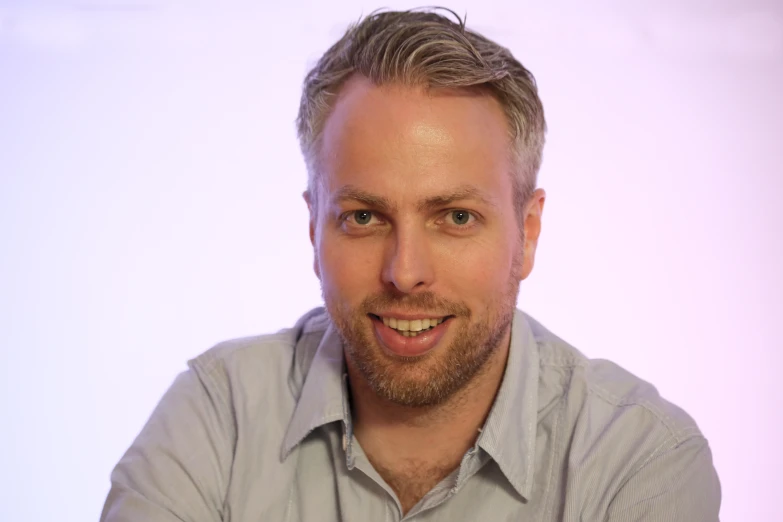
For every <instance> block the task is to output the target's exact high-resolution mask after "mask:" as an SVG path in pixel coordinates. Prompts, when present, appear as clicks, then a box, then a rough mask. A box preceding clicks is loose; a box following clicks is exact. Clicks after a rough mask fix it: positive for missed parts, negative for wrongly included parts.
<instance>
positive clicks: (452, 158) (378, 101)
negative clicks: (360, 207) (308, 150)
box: [319, 76, 511, 200]
mask: <svg viewBox="0 0 783 522" xmlns="http://www.w3.org/2000/svg"><path fill="white" fill-rule="evenodd" d="M509 144H510V138H509V131H508V125H507V123H506V118H505V115H504V114H503V110H502V108H501V106H500V104H499V103H498V102H497V100H496V99H495V98H494V97H492V96H489V95H487V94H482V93H477V92H468V91H464V90H442V89H441V90H426V89H424V88H418V87H408V86H401V85H387V86H376V85H373V84H372V83H371V82H370V81H369V80H367V79H365V78H363V77H361V76H355V77H353V78H351V79H350V80H349V81H348V82H347V83H346V84H345V85H344V86H343V88H342V89H341V91H340V94H339V96H338V98H337V101H336V103H335V104H334V107H333V109H332V112H331V114H330V115H329V117H328V119H327V121H326V124H325V126H324V129H323V135H322V140H321V149H320V161H319V166H320V168H319V171H320V173H321V176H322V179H321V183H322V185H323V187H324V189H325V192H326V193H327V194H328V193H333V192H338V191H340V190H341V188H342V187H344V186H346V185H350V186H353V187H360V188H361V189H363V190H367V191H370V192H376V193H382V194H383V195H384V196H385V197H389V198H397V199H399V200H402V199H410V197H409V196H410V195H411V194H413V193H416V194H417V195H419V196H422V195H436V194H437V193H439V192H442V191H444V190H445V191H448V190H449V189H450V188H453V187H464V186H468V185H470V186H475V187H477V188H479V189H480V190H482V191H484V192H487V193H490V194H493V193H497V195H498V196H500V195H502V194H503V193H504V192H505V193H508V192H510V179H509V173H510V171H511V161H510V154H509V151H510V149H509Z"/></svg>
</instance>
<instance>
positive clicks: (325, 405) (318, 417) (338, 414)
mask: <svg viewBox="0 0 783 522" xmlns="http://www.w3.org/2000/svg"><path fill="white" fill-rule="evenodd" d="M343 357H344V356H343V347H342V342H341V341H340V336H339V335H338V334H337V331H336V329H335V327H334V325H333V324H332V323H331V321H329V323H328V326H327V328H326V331H325V333H324V336H323V338H322V339H321V342H320V344H319V345H318V348H317V349H316V353H315V356H314V357H313V362H312V364H311V365H310V369H309V370H308V372H307V376H306V377H305V380H304V384H303V385H302V392H301V394H300V395H299V400H298V401H297V403H296V407H295V409H294V414H293V416H292V417H291V422H290V424H289V425H288V430H287V431H286V434H285V437H284V438H283V447H282V453H281V457H282V458H283V459H285V458H286V457H287V456H288V454H289V453H291V450H293V449H294V447H295V446H296V445H297V444H299V443H300V442H302V439H304V438H305V437H306V436H307V435H308V434H309V433H310V432H311V431H313V430H314V429H316V428H318V427H319V426H323V425H324V424H328V423H330V422H335V421H339V420H342V421H343V423H344V424H345V427H346V429H347V430H348V431H349V432H350V429H351V409H350V404H349V402H348V394H347V393H346V392H347V390H346V389H345V387H346V386H347V383H346V381H345V377H344V374H345V371H344V358H343Z"/></svg>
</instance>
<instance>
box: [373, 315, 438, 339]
mask: <svg viewBox="0 0 783 522" xmlns="http://www.w3.org/2000/svg"><path fill="white" fill-rule="evenodd" d="M381 320H382V321H383V324H385V325H386V326H388V327H390V328H394V329H395V330H397V331H398V332H400V333H401V334H403V335H405V336H406V337H412V336H414V335H416V334H417V333H418V332H422V331H424V330H428V329H430V328H434V327H436V326H438V325H439V324H440V323H442V322H443V321H444V318H443V317H441V318H437V319H436V318H431V319H412V320H408V319H396V318H394V317H381Z"/></svg>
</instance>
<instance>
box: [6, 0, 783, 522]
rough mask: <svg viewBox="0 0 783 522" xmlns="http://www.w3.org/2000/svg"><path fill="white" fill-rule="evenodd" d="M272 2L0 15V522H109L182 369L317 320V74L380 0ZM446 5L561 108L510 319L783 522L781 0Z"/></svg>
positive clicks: (739, 509) (730, 504)
mask: <svg viewBox="0 0 783 522" xmlns="http://www.w3.org/2000/svg"><path fill="white" fill-rule="evenodd" d="M261 3H263V2H248V3H246V4H241V3H236V2H220V3H219V2H217V1H213V2H207V1H202V2H195V1H188V2H185V1H173V0H172V1H154V0H147V1H142V0H121V1H120V0H118V1H116V2H115V1H105V0H104V1H98V0H92V1H90V0H82V1H80V2H70V3H68V2H65V3H57V4H54V3H30V2H22V1H21V0H19V1H16V2H13V1H12V2H2V1H0V348H1V349H2V359H0V368H1V370H0V371H2V374H0V377H2V379H0V383H2V388H0V391H1V392H2V399H0V407H2V411H1V413H2V417H0V418H2V421H0V422H1V423H2V429H0V452H1V453H0V456H1V457H2V465H0V499H1V500H2V501H1V502H0V520H8V521H11V520H15V521H16V520H26V521H48V520H58V521H62V522H66V521H74V522H75V521H85V520H97V518H98V515H99V513H100V509H101V506H102V504H103V500H104V497H105V495H106V493H107V492H108V488H109V473H110V471H111V468H112V467H113V465H114V464H115V463H116V461H117V460H118V459H119V457H120V456H121V455H122V453H123V452H124V451H125V449H126V448H127V446H128V445H129V444H130V442H131V441H132V439H133V438H134V436H135V435H136V433H137V432H138V431H139V429H140V428H141V427H142V425H143V423H144V422H145V421H146V419H147V417H148V415H149V414H150V412H151V410H152V408H153V407H154V405H155V404H156V402H157V400H158V399H159V398H160V396H161V394H162V393H163V391H164V390H165V389H166V388H167V387H168V386H169V384H170V383H171V382H172V380H173V378H174V376H175V375H176V374H177V373H178V372H179V371H181V370H182V369H184V364H185V361H186V360H187V359H188V358H190V357H193V356H195V355H197V354H198V353H200V352H202V351H204V350H205V349H207V348H209V347H210V346H211V345H213V344H214V343H216V342H218V341H220V340H224V339H228V338H232V337H237V336H244V335H250V334H256V333H263V332H270V331H275V330H277V329H279V328H282V327H286V326H290V325H292V324H293V322H294V321H295V319H296V318H297V317H298V316H299V315H300V314H302V313H303V312H304V311H306V310H307V309H309V308H310V307H312V306H316V305H318V304H319V302H320V290H319V287H318V282H317V280H316V278H315V276H314V275H313V273H312V270H311V266H312V264H311V260H312V253H311V249H310V245H309V241H308V238H307V214H306V208H305V205H304V203H303V202H302V200H301V198H300V194H301V192H302V190H303V189H304V186H305V172H304V167H303V163H302V160H301V158H300V156H299V151H298V147H297V142H296V136H295V131H294V123H293V122H294V118H295V115H296V110H297V107H298V100H299V95H300V86H301V81H302V79H303V77H304V74H305V72H306V71H307V69H308V67H309V66H311V65H312V64H313V63H314V62H315V60H316V59H317V58H318V56H319V55H320V53H321V52H323V51H324V50H325V49H326V48H327V46H328V45H329V44H331V43H332V42H333V41H334V40H335V39H336V38H338V37H339V36H340V35H341V33H342V31H343V30H344V29H345V27H346V25H347V24H348V23H349V22H350V21H352V20H356V19H358V18H359V16H360V15H362V14H363V13H364V14H366V13H368V12H370V11H372V10H373V9H375V8H377V7H379V6H380V5H379V4H375V3H371V2H366V1H359V0H356V1H354V0H336V1H334V2H315V1H313V2H304V1H298V2H277V3H275V4H271V5H265V6H261V5H260V4H261ZM384 3H385V5H387V6H389V7H414V6H415V5H416V4H414V3H408V2H406V3H400V2H390V1H388V0H385V1H384ZM425 3H426V2H425ZM526 4H529V5H526ZM449 5H450V7H452V8H453V9H455V10H456V11H457V12H459V13H461V14H464V13H465V12H467V14H468V25H469V26H470V27H472V28H474V29H477V30H479V31H481V32H484V33H485V34H486V35H487V36H489V37H491V38H494V39H496V40H498V41H500V42H502V43H503V44H504V45H506V46H508V47H510V48H511V49H512V51H513V52H514V53H515V55H516V56H517V57H518V58H519V59H520V60H521V61H522V62H523V63H524V64H525V65H526V66H527V67H528V68H530V69H531V70H532V71H533V73H534V74H535V75H536V77H537V79H538V82H539V85H540V89H541V96H542V98H543V101H544V105H545V108H546V111H547V117H548V123H549V128H550V132H549V135H548V145H547V148H546V151H545V160H544V165H543V169H542V173H541V186H543V187H545V188H546V189H547V192H548V200H547V205H546V212H545V213H544V229H543V236H542V240H541V244H540V247H539V255H538V259H537V266H536V269H535V271H534V272H533V275H532V277H531V278H530V279H529V280H528V281H526V282H525V283H523V286H522V290H521V294H520V300H519V304H520V307H522V308H523V309H525V310H527V311H528V312H530V313H531V314H532V315H533V316H534V317H536V318H538V319H539V320H540V321H542V322H543V323H544V324H545V325H546V326H548V327H549V328H550V329H552V330H553V331H555V332H556V333H557V334H559V335H560V336H561V337H563V338H564V339H566V340H567V341H569V342H571V343H572V344H574V345H575V346H577V347H578V348H579V349H580V350H582V351H583V352H585V353H587V354H588V355H590V356H592V357H603V358H609V359H612V360H614V361H616V362H618V363H619V364H621V365H623V366H625V367H626V368H628V369H629V370H631V371H633V372H634V373H636V374H638V375H640V376H641V377H643V378H645V379H648V380H650V381H652V382H653V383H654V384H656V385H657V387H658V388H659V390H660V391H661V393H662V394H663V395H664V396H665V397H667V398H669V399H670V400H672V401H673V402H675V403H677V404H679V405H681V406H683V407H684V408H685V409H686V410H687V411H688V412H690V413H691V414H692V415H693V416H694V417H695V418H696V420H697V422H698V423H699V425H700V426H701V428H702V429H703V431H704V432H705V433H706V435H707V437H708V438H709V440H710V441H711V445H712V448H713V452H714V458H715V464H716V467H717V469H718V472H719V474H720V476H721V479H722V484H723V492H724V502H723V509H722V513H721V518H722V520H724V521H731V520H737V521H739V520H742V521H762V520H763V521H771V520H783V516H782V515H780V509H779V502H778V499H779V498H780V491H781V489H783V479H781V476H783V475H782V474H781V472H780V468H781V465H783V449H781V446H782V445H781V441H782V440H783V429H782V428H781V406H783V393H781V387H780V381H781V378H780V376H779V371H780V368H781V363H783V356H781V349H782V348H783V343H782V342H781V340H780V333H779V332H780V327H781V324H783V323H782V321H783V320H782V319H781V314H782V313H783V307H782V306H781V296H783V277H782V276H781V267H783V241H782V240H781V236H783V233H782V232H781V226H782V225H783V210H781V205H780V200H781V196H783V178H782V177H781V174H782V173H781V167H783V96H782V95H781V93H783V5H782V4H781V2H780V1H779V0H778V1H774V0H773V1H769V2H765V3H764V2H748V1H746V0H731V1H729V0H724V1H721V2H715V1H710V2H707V1H704V2H699V1H695V0H688V1H680V2H661V1H658V0H655V1H653V0H649V1H643V2H621V1H619V0H618V1H616V2H590V5H589V7H588V6H586V5H585V3H582V2H576V1H574V2H569V3H562V2H546V3H544V2H519V1H511V0H499V1H497V0H495V1H493V0H481V1H471V2H466V1H459V2H453V3H451V4H449ZM776 334H777V335H776Z"/></svg>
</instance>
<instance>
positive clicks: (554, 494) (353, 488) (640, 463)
mask: <svg viewBox="0 0 783 522" xmlns="http://www.w3.org/2000/svg"><path fill="white" fill-rule="evenodd" d="M188 366H189V369H188V370H187V371H185V372H184V373H182V374H181V375H179V376H178V377H177V379H176V380H175V381H174V383H173V385H172V386H171V388H170V389H169V390H168V391H167V392H166V394H165V395H164V396H163V398H162V399H161V401H160V404H159V405H158V406H157V408H156V409H155V411H154V412H153V414H152V416H151V417H150V419H149V421H148V422H147V424H146V425H145V426H144V428H143V429H142V431H141V433H140V434H139V435H138V437H137V438H136V440H135V441H134V442H133V444H132V445H131V447H130V448H129V449H128V451H127V452H126V453H125V455H124V456H123V457H122V459H121V460H120V462H119V463H118V464H117V466H116V468H115V469H114V471H113V472H112V475H111V481H112V487H111V491H110V492H109V495H108V498H107V500H106V504H105V506H104V509H103V514H102V515H101V520H102V521H106V522H125V521H128V522H130V521H134V522H136V521H139V522H140V521H145V522H174V521H192V522H213V521H221V520H222V521H232V522H259V521H300V520H301V521H319V522H326V521H332V520H335V521H336V520H343V521H356V522H367V521H397V520H417V521H435V520H440V521H462V520H464V521H479V520H481V521H483V520H491V521H501V520H518V521H541V522H544V521H547V522H548V521H564V522H577V521H581V522H596V521H622V522H632V521H644V522H653V521H655V522H664V521H683V522H685V521H687V522H707V521H710V522H713V521H716V520H718V508H719V505H720V484H719V482H718V477H717V475H716V473H715V469H714V467H713V464H712V456H711V453H710V448H709V446H708V444H707V440H706V439H705V438H704V436H703V435H702V434H701V433H700V432H699V429H698V427H697V426H696V424H695V422H694V421H693V419H691V417H689V416H688V415H687V414H686V413H685V412H684V411H683V410H681V409H680V408H678V407H677V406H674V405H672V404H671V403H669V402H667V401H665V400H664V399H662V398H661V397H660V396H659V395H658V393H657V391H656V390H655V388H654V387H653V386H651V385H650V384H648V383H646V382H644V381H642V380H640V379H639V378H637V377H635V376H633V375H631V374H629V373H628V372H626V371H624V370H623V369H621V368H619V367H618V366H616V365H615V364H613V363H611V362H608V361H602V360H590V359H587V358H586V357H585V356H583V355H582V354H581V353H579V352H578V351H577V350H576V349H574V348H573V347H571V346H569V345H568V344H567V343H565V342H564V341H562V340H561V339H559V338H557V337H556V336H555V335H553V334H552V333H550V332H549V331H548V330H546V329H545V328H544V327H543V326H541V325H540V324H539V323H537V322H536V321H535V320H534V319H532V318H531V317H530V316H528V315H527V314H525V313H523V312H521V311H519V310H517V311H516V314H515V316H514V320H513V324H512V334H511V349H510V351H509V356H508V363H507V367H506V371H505V375H504V378H503V382H502V384H501V387H500V390H499V392H498V395H497V397H496V399H495V402H494V404H493V406H492V409H491V411H490V414H489V416H488V418H487V421H486V424H485V425H484V427H483V429H482V430H481V431H480V433H479V434H478V437H477V441H476V443H475V445H474V446H473V447H472V448H471V449H470V450H469V451H468V452H467V453H466V454H465V455H464V457H463V459H462V462H461V464H460V466H459V468H458V469H456V470H454V472H453V473H452V474H451V475H449V476H448V477H446V478H445V479H444V480H443V481H441V482H440V483H439V484H438V485H437V486H435V488H433V489H432V490H431V491H430V492H429V493H428V494H427V495H426V496H425V497H424V498H422V499H421V501H420V502H419V503H418V504H417V505H416V506H414V507H413V509H411V510H410V512H409V513H407V514H406V516H405V517H402V516H401V509H400V503H399V501H398V500H397V498H396V495H395V493H394V491H393V490H392V489H391V488H390V487H389V486H388V485H387V484H386V483H385V482H384V480H383V479H382V478H381V477H380V475H379V474H378V473H377V472H376V471H375V469H373V467H372V465H371V464H370V462H369V460H368V459H367V457H366V455H365V454H364V452H363V451H362V448H361V446H360V445H359V443H358V441H357V440H356V439H355V438H354V437H353V429H352V423H351V410H350V405H349V403H348V393H347V381H346V377H345V370H344V359H343V352H342V346H341V343H340V339H339V336H338V335H337V334H336V332H335V330H334V326H333V325H332V324H331V322H330V321H329V319H328V317H327V315H326V314H325V312H324V311H323V309H320V308H319V309H315V310H312V311H311V312H309V313H308V314H306V315H305V316H304V317H302V318H301V319H300V320H299V321H298V323H297V325H296V326H295V327H294V328H292V329H287V330H283V331H281V332H279V333H277V334H274V335H265V336H259V337H253V338H249V339H240V340H235V341H229V342H225V343H222V344H220V345H218V346H216V347H214V348H212V349H211V350H209V351H207V352H205V353H204V354H202V355H200V356H199V357H196V358H195V359H193V360H191V361H189V363H188Z"/></svg>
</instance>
